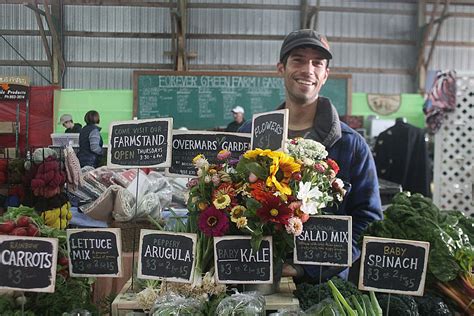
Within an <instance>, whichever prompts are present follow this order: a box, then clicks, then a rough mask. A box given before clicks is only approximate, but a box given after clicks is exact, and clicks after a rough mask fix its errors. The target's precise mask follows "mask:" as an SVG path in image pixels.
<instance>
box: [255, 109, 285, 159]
mask: <svg viewBox="0 0 474 316" xmlns="http://www.w3.org/2000/svg"><path fill="white" fill-rule="evenodd" d="M252 126H253V128H252V142H251V147H252V149H255V148H260V149H271V150H283V149H284V148H285V142H286V139H287V138H288V109H282V110H277V111H272V112H265V113H261V114H254V115H253V119H252Z"/></svg>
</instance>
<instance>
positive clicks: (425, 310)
mask: <svg viewBox="0 0 474 316" xmlns="http://www.w3.org/2000/svg"><path fill="white" fill-rule="evenodd" d="M415 301H416V303H417V305H418V311H419V313H420V316H452V315H453V313H452V312H451V310H450V309H449V307H448V305H447V304H446V303H445V302H444V301H443V299H442V298H441V297H439V296H437V295H434V294H431V293H425V295H424V296H421V297H417V298H415Z"/></svg>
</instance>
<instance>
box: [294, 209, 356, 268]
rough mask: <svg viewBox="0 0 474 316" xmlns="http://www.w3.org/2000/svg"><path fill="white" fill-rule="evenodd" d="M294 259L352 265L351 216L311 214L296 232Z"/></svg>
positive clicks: (302, 261)
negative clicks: (297, 232)
mask: <svg viewBox="0 0 474 316" xmlns="http://www.w3.org/2000/svg"><path fill="white" fill-rule="evenodd" d="M293 260H294V262H295V263H299V264H319V265H323V266H349V267H350V266H351V265H352V217H351V216H326V215H318V216H311V217H310V218H309V220H308V221H307V222H306V223H304V224H303V232H302V233H301V234H300V235H299V236H295V249H294V252H293Z"/></svg>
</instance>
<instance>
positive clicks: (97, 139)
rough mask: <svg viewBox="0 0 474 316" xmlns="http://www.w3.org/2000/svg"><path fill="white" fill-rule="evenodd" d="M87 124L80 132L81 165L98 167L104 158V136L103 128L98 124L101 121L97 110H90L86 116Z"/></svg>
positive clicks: (78, 154)
mask: <svg viewBox="0 0 474 316" xmlns="http://www.w3.org/2000/svg"><path fill="white" fill-rule="evenodd" d="M84 121H85V122H86V124H87V125H86V126H84V127H83V128H82V130H81V133H80V134H79V152H78V153H77V158H78V159H79V163H80V164H81V167H84V166H91V167H94V168H97V167H98V166H99V162H100V160H101V158H102V146H103V141H102V136H101V135H100V130H101V128H100V127H99V126H97V124H99V123H100V116H99V113H98V112H97V111H89V112H87V113H86V115H85V116H84Z"/></svg>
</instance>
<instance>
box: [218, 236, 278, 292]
mask: <svg viewBox="0 0 474 316" xmlns="http://www.w3.org/2000/svg"><path fill="white" fill-rule="evenodd" d="M250 238H251V237H250V236H224V237H214V266H215V268H216V276H217V281H218V282H219V283H224V284H226V283H242V284H255V283H273V259H272V257H273V254H272V237H271V236H268V237H264V238H263V240H262V242H261V244H260V249H259V250H258V251H257V252H254V251H253V249H252V246H251V245H250Z"/></svg>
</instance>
